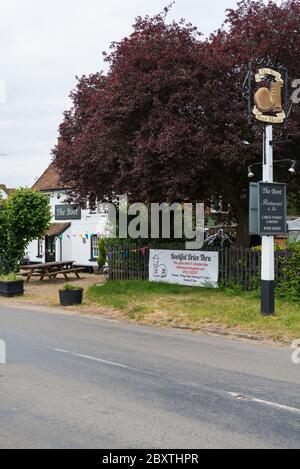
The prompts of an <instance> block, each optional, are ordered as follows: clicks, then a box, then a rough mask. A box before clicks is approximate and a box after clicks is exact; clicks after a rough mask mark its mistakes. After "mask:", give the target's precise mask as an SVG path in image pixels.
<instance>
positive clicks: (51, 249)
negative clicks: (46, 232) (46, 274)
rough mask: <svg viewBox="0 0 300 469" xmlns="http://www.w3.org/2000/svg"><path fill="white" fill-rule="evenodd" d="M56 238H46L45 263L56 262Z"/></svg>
mask: <svg viewBox="0 0 300 469" xmlns="http://www.w3.org/2000/svg"><path fill="white" fill-rule="evenodd" d="M55 244H56V243H55V237H54V236H46V238H45V262H55V261H56V254H55Z"/></svg>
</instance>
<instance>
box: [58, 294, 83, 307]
mask: <svg viewBox="0 0 300 469" xmlns="http://www.w3.org/2000/svg"><path fill="white" fill-rule="evenodd" d="M82 298H83V290H59V299H60V304H61V305H62V306H73V305H81V303H82Z"/></svg>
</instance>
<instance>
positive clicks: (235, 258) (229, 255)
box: [109, 247, 288, 290]
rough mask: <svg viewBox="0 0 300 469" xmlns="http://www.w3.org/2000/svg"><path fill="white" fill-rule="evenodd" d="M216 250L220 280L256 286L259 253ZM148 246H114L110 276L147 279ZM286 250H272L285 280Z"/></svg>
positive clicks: (248, 287) (279, 274) (277, 271)
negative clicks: (124, 249)
mask: <svg viewBox="0 0 300 469" xmlns="http://www.w3.org/2000/svg"><path fill="white" fill-rule="evenodd" d="M218 252H219V283H220V284H222V285H224V286H229V285H232V284H239V285H241V286H243V287H244V288H245V289H246V290H252V289H255V288H257V286H258V282H259V278H260V271H261V253H260V252H259V251H254V250H253V249H250V248H233V247H230V248H225V249H221V250H219V251H218ZM149 255H150V251H149V249H146V250H145V251H143V253H141V251H140V250H137V251H136V252H133V251H131V250H130V251H125V252H124V251H122V249H121V248H113V249H112V250H111V253H110V259H109V278H110V280H148V278H149ZM287 256H288V253H287V252H285V251H279V252H276V254H275V277H276V281H277V282H280V281H282V280H284V269H283V265H284V259H285V258H287Z"/></svg>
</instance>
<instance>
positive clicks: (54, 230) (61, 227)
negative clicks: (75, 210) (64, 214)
mask: <svg viewBox="0 0 300 469" xmlns="http://www.w3.org/2000/svg"><path fill="white" fill-rule="evenodd" d="M70 226H71V223H52V225H50V227H49V228H48V230H47V232H46V236H60V235H61V234H63V233H64V232H65V231H66V230H67V229H68V228H70Z"/></svg>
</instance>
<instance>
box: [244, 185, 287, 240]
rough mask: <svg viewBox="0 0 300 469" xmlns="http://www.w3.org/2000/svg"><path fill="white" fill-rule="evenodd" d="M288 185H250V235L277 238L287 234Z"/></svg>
mask: <svg viewBox="0 0 300 469" xmlns="http://www.w3.org/2000/svg"><path fill="white" fill-rule="evenodd" d="M286 212H287V201H286V184H279V183H268V182H259V183H251V184H250V223H249V224H250V234H258V235H261V236H266V235H270V236H277V235H285V234H286V233H287V216H286Z"/></svg>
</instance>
